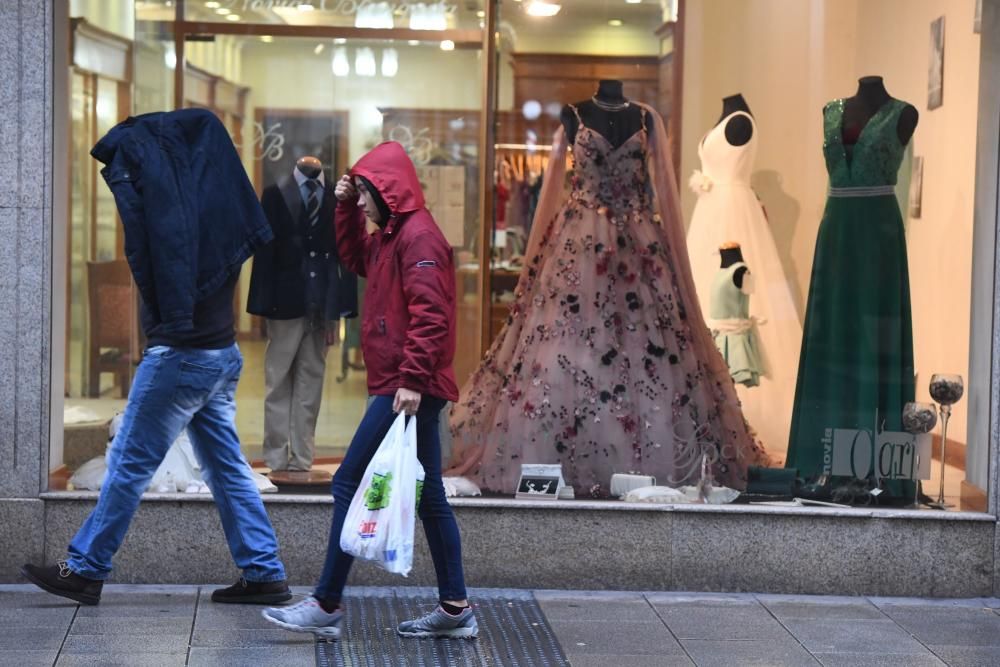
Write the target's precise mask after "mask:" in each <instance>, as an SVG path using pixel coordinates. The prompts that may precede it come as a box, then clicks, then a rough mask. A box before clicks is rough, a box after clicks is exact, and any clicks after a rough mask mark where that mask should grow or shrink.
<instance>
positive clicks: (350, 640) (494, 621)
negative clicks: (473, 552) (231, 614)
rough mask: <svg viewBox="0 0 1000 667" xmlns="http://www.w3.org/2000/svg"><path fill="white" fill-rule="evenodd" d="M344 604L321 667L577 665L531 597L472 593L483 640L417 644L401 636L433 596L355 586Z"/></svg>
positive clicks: (320, 650) (320, 656) (322, 649)
mask: <svg viewBox="0 0 1000 667" xmlns="http://www.w3.org/2000/svg"><path fill="white" fill-rule="evenodd" d="M355 590H356V591H357V593H356V594H354V595H351V592H350V591H349V592H348V597H346V598H345V600H344V603H345V604H344V606H345V607H346V615H345V626H344V628H343V634H342V637H341V639H340V640H339V641H335V642H327V641H317V642H316V664H317V666H318V667H361V666H364V667H383V666H389V665H392V666H393V667H406V666H409V665H415V666H420V667H466V666H469V667H472V666H475V667H494V666H496V667H500V666H503V667H564V666H565V665H569V661H568V660H567V659H566V656H565V654H564V653H563V651H562V648H561V647H560V646H559V642H558V641H557V640H556V637H555V633H553V631H552V628H551V627H549V624H548V622H547V621H546V620H545V615H544V614H543V613H542V610H541V608H540V607H539V606H538V603H537V602H535V599H534V598H533V597H532V596H531V594H530V593H525V592H524V591H509V590H484V591H469V595H470V601H471V602H472V604H473V606H474V607H475V610H476V620H477V621H478V623H479V638H478V639H475V640H468V639H460V640H459V639H451V640H446V639H413V638H403V637H400V636H399V635H397V634H396V625H397V624H398V623H399V621H401V620H406V619H410V618H416V617H418V616H421V615H423V614H425V613H427V612H428V611H431V610H432V609H433V608H434V606H435V605H436V604H437V597H436V596H435V595H434V593H433V592H432V591H429V590H422V591H420V592H411V591H407V590H403V591H398V592H397V591H393V590H391V589H377V590H376V589H363V590H359V589H355Z"/></svg>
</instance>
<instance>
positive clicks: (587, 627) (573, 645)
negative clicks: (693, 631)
mask: <svg viewBox="0 0 1000 667" xmlns="http://www.w3.org/2000/svg"><path fill="white" fill-rule="evenodd" d="M549 625H550V626H552V631H553V632H554V633H555V635H556V638H557V639H558V640H559V644H560V645H561V646H562V648H563V650H564V651H566V652H567V653H575V654H579V655H677V654H683V651H682V649H681V647H680V644H678V643H677V640H675V639H674V638H673V637H671V636H670V632H669V631H668V630H667V629H666V628H665V627H664V626H663V624H662V623H638V622H637V623H623V624H612V623H606V622H604V621H549Z"/></svg>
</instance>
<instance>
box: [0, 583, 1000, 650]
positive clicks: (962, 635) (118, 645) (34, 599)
mask: <svg viewBox="0 0 1000 667" xmlns="http://www.w3.org/2000/svg"><path fill="white" fill-rule="evenodd" d="M212 588H214V587H211V586H118V585H110V586H107V587H105V591H104V595H103V598H102V601H101V604H100V606H97V607H84V606H78V605H76V604H74V603H72V602H70V601H68V600H63V599H62V598H57V597H54V596H51V595H48V594H46V593H43V592H40V591H38V590H37V589H35V588H34V587H32V586H27V585H8V586H0V628H2V632H0V665H12V666H14V665H16V666H18V667H32V666H34V665H48V666H51V665H57V666H63V665H65V666H71V665H86V666H87V667H97V666H99V665H127V666H128V667H143V666H146V665H150V666H153V665H155V666H156V667H171V666H173V665H178V666H181V665H201V666H204V665H226V666H231V667H236V666H242V665H255V666H262V667H263V666H270V665H274V666H279V665H280V666H281V667H295V666H298V665H309V666H310V667H311V666H312V665H316V664H323V665H326V664H331V665H338V664H348V662H342V660H341V658H339V657H337V656H341V654H342V653H346V651H343V652H342V651H338V650H335V646H334V645H326V646H325V647H324V646H317V645H316V644H315V643H314V641H313V639H312V638H311V637H310V636H308V635H296V634H292V633H288V632H285V631H283V630H280V629H276V628H274V629H272V627H271V626H269V625H267V623H265V622H264V621H263V620H262V619H261V618H260V608H259V607H244V606H231V605H218V604H213V603H212V602H210V601H209V594H210V591H211V590H212ZM293 590H294V592H295V593H297V594H299V595H304V594H306V593H307V592H308V591H307V590H306V589H302V588H296V589H293ZM415 591H419V592H421V594H422V595H432V594H433V591H429V590H426V589H404V588H400V589H398V590H396V591H392V590H390V589H384V588H380V589H368V588H351V589H348V597H349V601H348V605H349V607H348V608H349V609H350V608H351V607H350V605H351V604H352V603H351V602H350V600H354V601H355V602H354V603H353V604H355V605H357V609H358V610H359V613H360V611H361V610H362V609H364V610H367V611H366V612H365V613H371V612H370V610H371V609H376V612H377V613H375V614H374V615H372V616H370V618H371V619H372V623H371V626H372V627H371V628H370V630H371V631H370V632H367V631H365V632H363V633H362V634H364V635H365V637H363V638H360V637H359V638H345V640H347V642H353V644H354V648H353V649H352V651H353V654H355V655H356V656H357V659H356V660H357V662H355V664H359V663H360V664H370V665H376V664H378V665H381V664H383V661H382V659H380V656H378V655H374V653H376V652H377V651H378V647H379V646H380V645H384V646H388V643H389V642H390V641H394V636H393V634H392V632H391V627H389V626H391V625H392V624H394V623H395V621H396V619H394V618H388V616H390V615H392V613H393V610H398V609H399V608H400V607H399V606H395V607H394V606H393V605H392V604H390V603H385V604H383V603H378V604H376V603H375V602H373V601H374V600H376V599H382V600H388V599H395V600H403V604H404V606H405V605H408V604H409V602H406V601H407V600H409V601H412V600H415V599H418V598H417V597H415V595H416V593H415ZM512 593H513V595H511V594H512ZM470 595H471V596H472V598H473V603H475V602H476V598H477V597H478V598H479V599H481V600H485V599H501V598H502V599H504V600H508V599H509V600H514V601H515V602H509V603H507V604H508V605H509V606H510V609H511V610H512V614H517V615H518V616H519V618H521V619H527V620H528V621H530V620H531V619H532V618H535V617H534V616H531V615H530V614H525V613H524V611H525V610H524V609H518V608H517V607H516V604H520V602H517V601H518V600H520V601H522V602H523V603H524V604H526V605H530V606H531V607H532V609H540V613H539V615H538V616H537V618H538V619H540V620H539V621H538V622H531V623H529V624H528V625H530V626H535V628H534V630H529V633H535V634H536V636H537V637H554V638H555V639H556V640H557V641H558V644H559V646H561V649H562V652H563V653H564V656H565V658H560V663H561V664H569V665H572V666H573V667H598V666H599V667H612V666H614V667H617V666H618V665H621V666H626V667H652V666H654V665H656V666H661V665H670V666H673V665H685V666H690V665H698V666H714V665H725V666H727V667H728V666H732V665H767V666H769V667H770V666H785V665H795V666H797V665H812V666H816V665H827V666H831V667H832V666H836V667H842V666H847V665H859V666H860V665H863V666H865V667H869V666H881V665H900V666H903V665H905V666H907V667H923V666H925V665H927V666H930V665H953V666H955V667H958V666H973V665H975V666H987V665H1000V600H998V599H973V600H926V599H901V598H845V597H840V598H835V597H811V596H777V595H751V594H746V595H724V594H720V595H715V594H699V593H607V592H586V591H583V592H567V591H533V592H531V591H519V592H511V591H506V592H498V591H491V590H489V589H482V590H477V591H470ZM498 596H499V597H498ZM421 599H423V598H421ZM369 603H371V604H372V605H374V606H371V607H369V606H368V605H369ZM536 605H537V607H536ZM483 609H484V612H485V610H486V606H484V607H483ZM490 609H491V611H490V613H491V614H495V612H494V611H492V610H493V609H494V607H490ZM484 621H485V619H484ZM366 622H367V621H366ZM486 625H487V623H486V622H484V623H483V626H484V627H485V626H486ZM546 625H547V627H538V626H546ZM490 627H492V628H493V630H492V631H491V632H490V633H489V634H488V636H484V635H481V637H480V640H479V642H478V643H476V644H466V646H470V645H476V646H477V647H481V648H477V649H476V654H477V655H478V656H479V658H477V659H474V660H473V659H468V658H463V660H467V662H466V663H465V664H470V665H498V664H504V665H516V666H521V665H524V666H528V665H540V664H543V662H542V659H541V658H540V657H539V655H534V656H533V655H530V654H526V653H530V651H526V650H525V646H526V644H525V643H523V642H522V641H518V640H516V639H515V637H514V636H509V637H508V638H507V639H508V641H506V642H504V641H503V637H502V636H501V634H502V630H500V631H498V630H497V628H502V627H503V619H502V618H499V617H496V616H495V615H494V617H493V618H491V619H490ZM536 631H537V633H536ZM518 636H521V635H520V634H519V635H518ZM406 641H414V642H417V643H416V644H405V643H404V644H403V646H412V647H419V646H424V647H426V646H427V644H420V643H419V642H420V640H406ZM365 642H367V643H365ZM431 644H433V642H432V643H431ZM489 644H495V645H496V646H494V647H490V646H489ZM345 646H346V644H345ZM359 647H361V650H360V652H359V651H358V648H359ZM494 649H501V650H494ZM365 651H368V653H367V654H366V653H365ZM417 652H418V651H416V650H414V655H416V653H417ZM445 653H447V654H448V655H454V653H453V652H452V651H450V649H449V650H447V651H445ZM443 654H444V653H442V655H443ZM330 655H333V656H334V658H333V659H332V660H331V661H329V662H328V658H329V656H330ZM463 655H466V654H463ZM358 659H359V660H358ZM351 662H354V661H351ZM448 662H449V663H451V664H456V663H455V662H454V661H453V660H450V659H449V660H448ZM386 664H388V663H386ZM393 664H401V663H399V662H394V663H393ZM409 664H417V658H416V657H415V658H414V661H412V662H410V663H409ZM420 664H425V665H430V664H434V663H433V662H431V663H428V662H421V663H420ZM438 664H445V663H444V662H443V661H442V662H439V663H438ZM548 664H549V665H551V664H552V663H551V662H549V663H548Z"/></svg>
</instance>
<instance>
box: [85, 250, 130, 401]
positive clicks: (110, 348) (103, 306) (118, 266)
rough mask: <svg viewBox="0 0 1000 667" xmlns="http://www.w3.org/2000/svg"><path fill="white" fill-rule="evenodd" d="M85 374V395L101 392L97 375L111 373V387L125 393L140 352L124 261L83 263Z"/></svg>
mask: <svg viewBox="0 0 1000 667" xmlns="http://www.w3.org/2000/svg"><path fill="white" fill-rule="evenodd" d="M87 301H88V303H87V305H88V311H89V313H90V317H89V340H90V344H89V351H88V354H89V366H88V367H89V369H90V371H89V375H88V383H87V387H88V391H87V395H88V396H90V397H91V398H97V397H99V396H100V395H101V375H102V374H104V373H111V374H113V375H114V376H115V379H116V384H115V389H116V390H117V391H118V393H119V395H120V396H121V397H122V398H125V397H126V396H127V395H128V389H129V376H130V374H131V372H132V369H133V368H134V366H135V364H136V363H138V360H139V354H140V350H141V347H140V342H141V341H140V340H139V326H138V322H137V312H138V304H137V297H136V292H135V290H133V289H132V274H131V272H130V271H129V267H128V262H126V261H125V260H114V261H110V262H88V263H87Z"/></svg>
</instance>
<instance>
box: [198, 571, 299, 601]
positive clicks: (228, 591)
mask: <svg viewBox="0 0 1000 667" xmlns="http://www.w3.org/2000/svg"><path fill="white" fill-rule="evenodd" d="M291 599H292V592H291V591H290V590H288V582H286V581H285V580H281V581H247V580H246V579H244V578H243V577H240V580H239V581H237V582H236V583H235V584H233V585H232V586H230V587H229V588H220V589H218V590H215V591H212V602H221V603H223V604H281V603H282V602H288V601H289V600H291Z"/></svg>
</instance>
